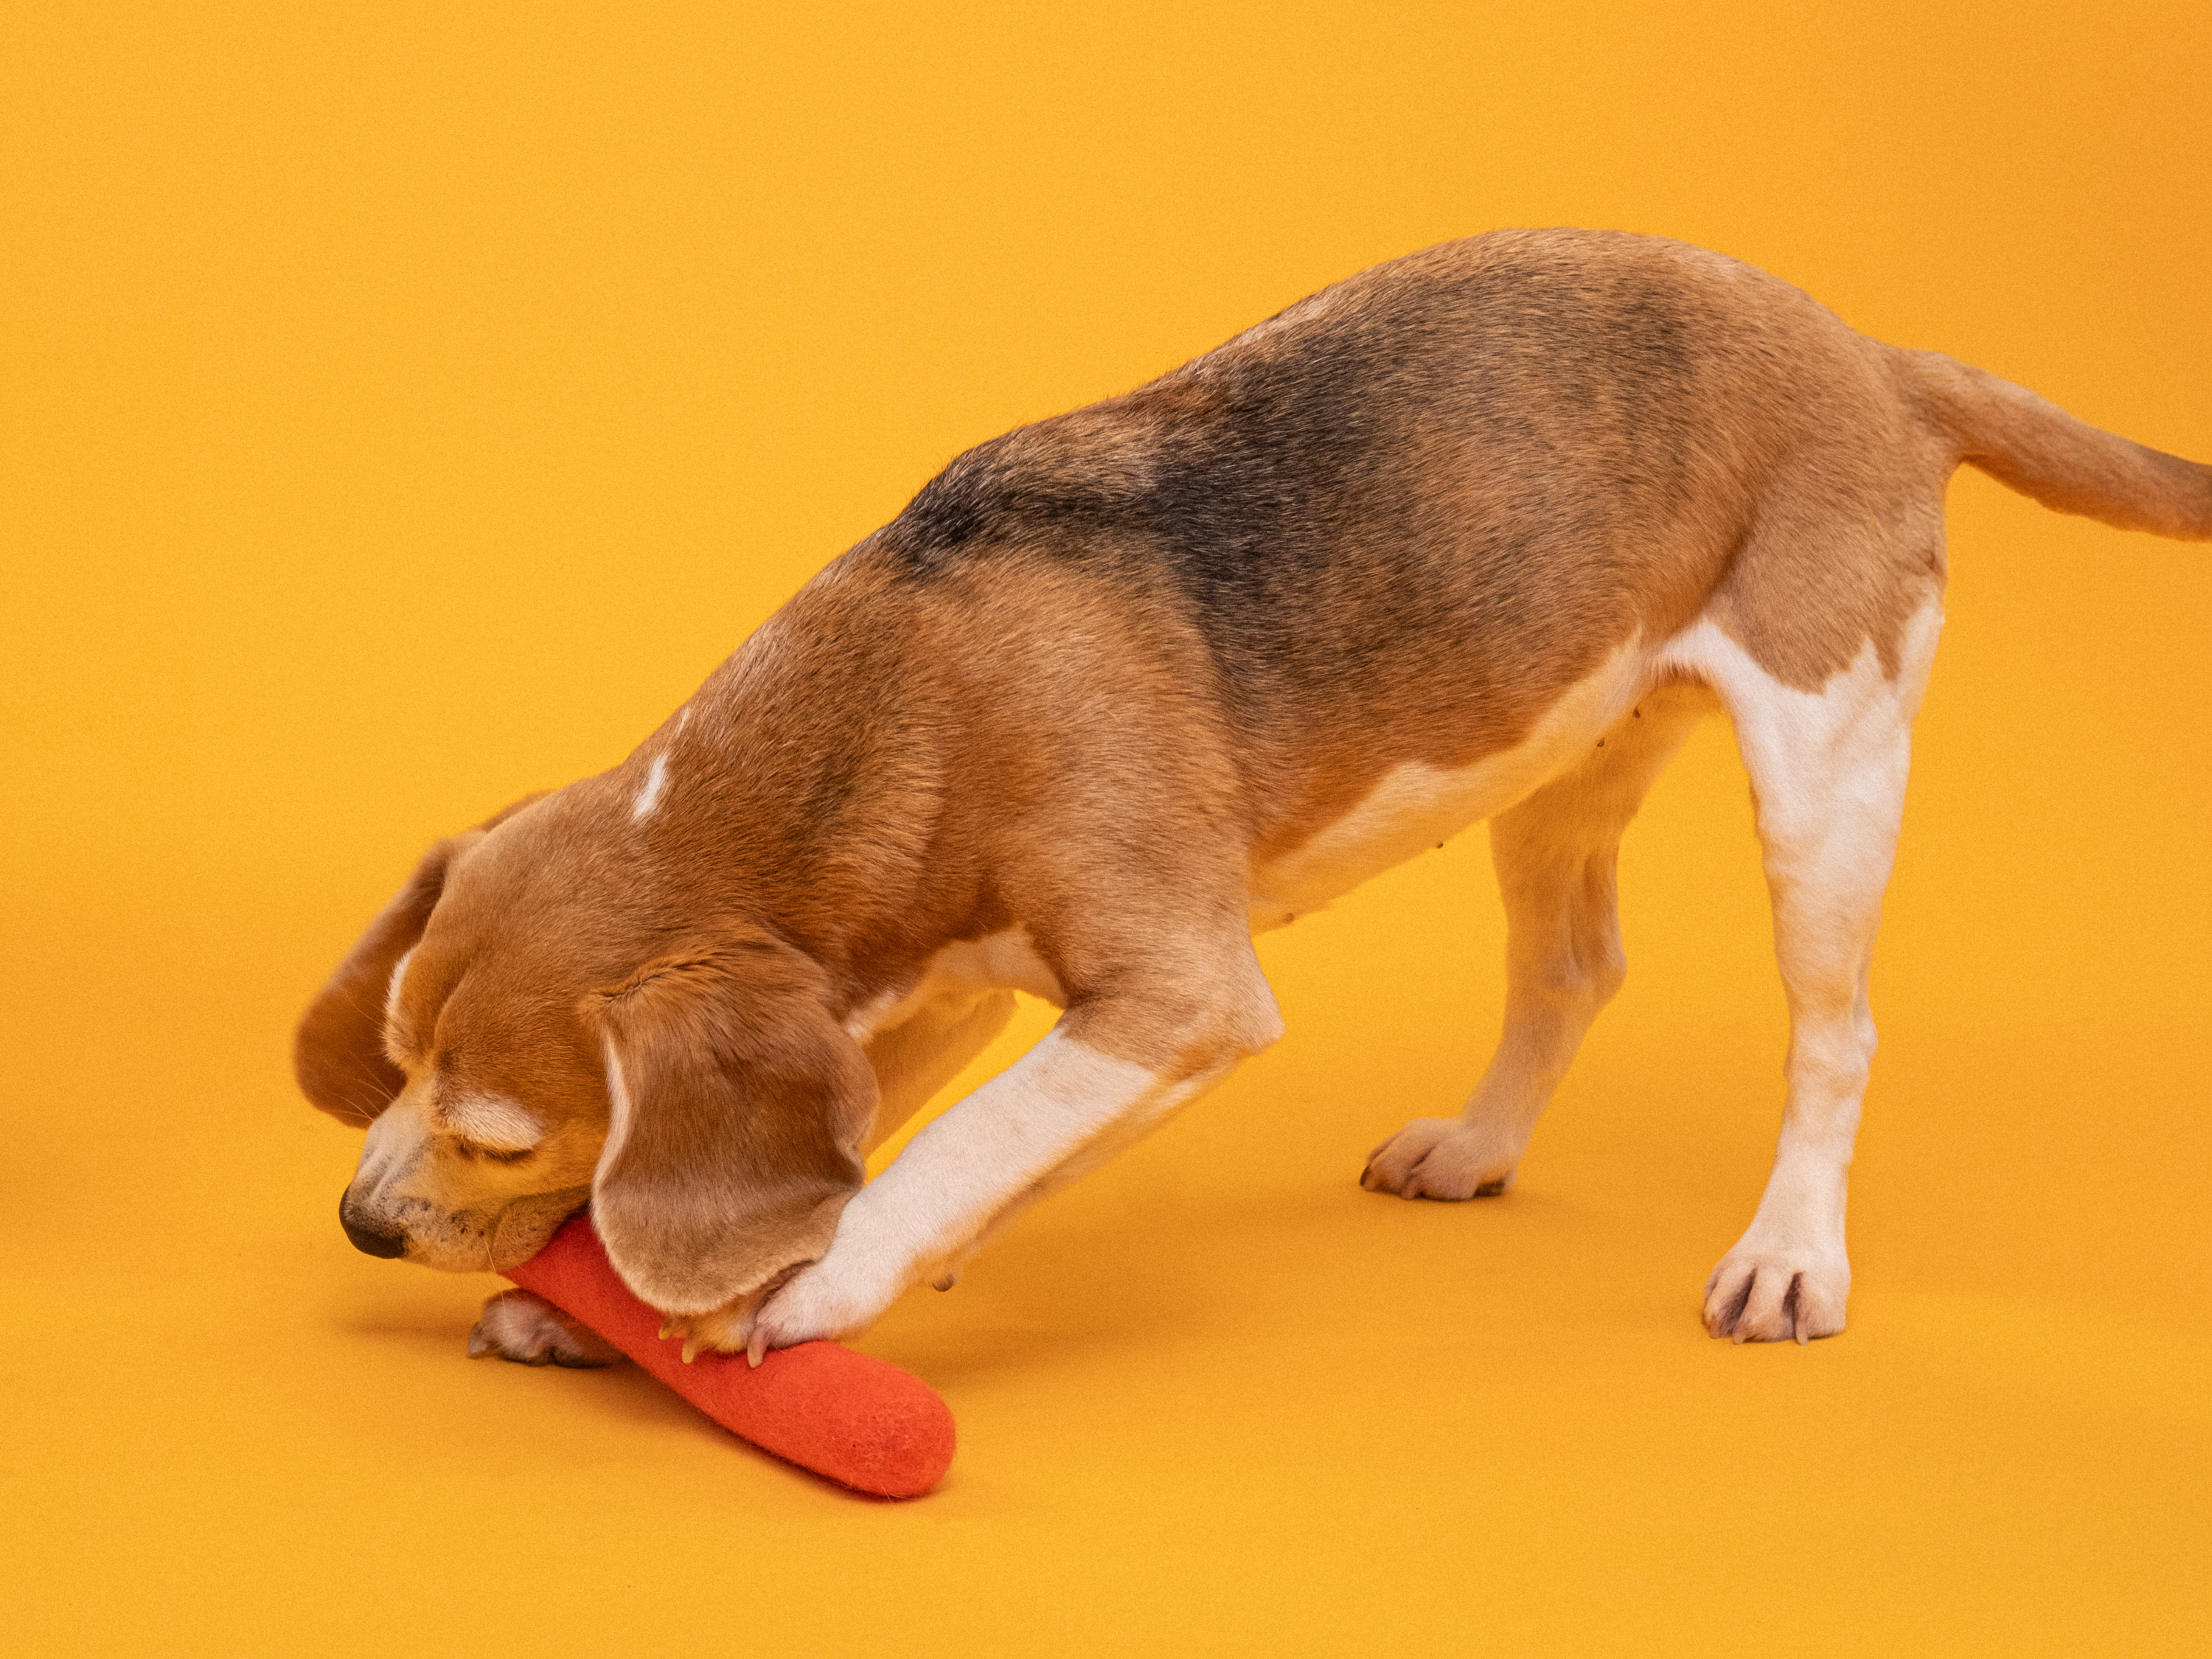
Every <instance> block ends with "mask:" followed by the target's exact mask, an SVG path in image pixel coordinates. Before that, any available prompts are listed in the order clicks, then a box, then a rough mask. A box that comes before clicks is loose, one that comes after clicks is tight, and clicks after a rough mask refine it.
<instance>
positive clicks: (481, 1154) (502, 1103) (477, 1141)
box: [438, 1094, 545, 1164]
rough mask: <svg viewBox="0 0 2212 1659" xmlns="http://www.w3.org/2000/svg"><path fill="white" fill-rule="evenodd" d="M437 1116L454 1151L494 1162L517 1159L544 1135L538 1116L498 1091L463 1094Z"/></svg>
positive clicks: (529, 1150)
mask: <svg viewBox="0 0 2212 1659" xmlns="http://www.w3.org/2000/svg"><path fill="white" fill-rule="evenodd" d="M438 1118H439V1124H438V1127H440V1128H441V1129H443V1130H445V1131H446V1133H447V1134H448V1135H450V1136H451V1137H452V1142H451V1144H452V1146H453V1150H454V1151H456V1152H459V1153H460V1155H461V1156H462V1157H464V1158H483V1159H488V1160H489V1161H490V1162H492V1163H494V1164H516V1163H520V1161H521V1160H522V1159H524V1158H528V1157H529V1156H530V1155H531V1153H532V1152H535V1151H537V1150H538V1142H539V1141H541V1140H543V1139H544V1138H545V1131H544V1128H543V1127H540V1125H539V1124H538V1120H537V1119H536V1118H535V1117H533V1116H532V1115H530V1114H529V1113H528V1112H526V1111H525V1110H524V1109H522V1108H521V1107H520V1106H519V1105H517V1104H516V1103H514V1102H513V1101H512V1100H509V1099H507V1097H504V1096H502V1095H477V1094H471V1095H464V1096H463V1097H461V1098H459V1099H458V1100H454V1101H451V1102H449V1103H447V1105H446V1106H445V1107H444V1109H442V1110H441V1111H440V1112H439V1114H438Z"/></svg>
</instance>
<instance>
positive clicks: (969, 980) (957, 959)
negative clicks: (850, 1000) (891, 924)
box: [845, 927, 1067, 1042]
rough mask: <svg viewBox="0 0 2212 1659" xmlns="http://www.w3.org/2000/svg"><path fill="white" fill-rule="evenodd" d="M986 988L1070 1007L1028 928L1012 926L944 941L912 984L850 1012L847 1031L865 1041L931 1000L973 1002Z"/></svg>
mask: <svg viewBox="0 0 2212 1659" xmlns="http://www.w3.org/2000/svg"><path fill="white" fill-rule="evenodd" d="M985 991H1021V992H1024V993H1026V994H1029V995H1030V996H1033V997H1036V998H1038V999H1039V1000H1042V1001H1045V1002H1049V1003H1050V1004H1052V1005H1053V1006H1054V1007H1055V1008H1064V1007H1066V1006H1067V992H1066V988H1065V987H1063V986H1062V985H1061V984H1060V977H1059V975H1056V974H1054V972H1053V971H1052V968H1051V966H1050V965H1049V964H1048V963H1047V962H1046V961H1045V959H1044V958H1043V957H1041V956H1039V955H1038V954H1037V951H1036V945H1033V944H1032V943H1031V942H1030V933H1029V929H1028V928H1026V927H1011V928H1008V929H1007V930H1006V932H1004V933H987V934H986V935H984V937H982V938H981V939H962V940H959V941H958V942H957V943H955V944H951V945H946V946H945V948H944V949H942V950H941V951H938V952H937V953H936V954H935V955H934V956H933V957H930V959H929V960H928V961H927V963H924V964H923V966H922V970H921V975H919V976H918V977H917V978H916V979H915V981H914V983H913V984H912V985H910V986H908V987H906V988H905V989H903V990H890V991H885V992H884V993H882V994H879V995H878V996H874V997H872V998H870V999H869V1000H867V1001H866V1002H865V1003H863V1004H861V1005H860V1006H859V1007H858V1008H855V1009H854V1011H853V1012H851V1013H849V1014H848V1015H847V1016H846V1017H845V1031H846V1035H848V1036H850V1037H851V1038H852V1039H853V1041H854V1042H867V1041H868V1040H869V1039H870V1038H871V1037H874V1036H880V1035H882V1034H883V1033H884V1032H885V1031H890V1030H896V1029H897V1028H898V1027H899V1026H901V1025H903V1024H906V1022H907V1021H908V1020H909V1019H912V1018H914V1017H915V1015H916V1014H918V1013H919V1012H921V1010H922V1009H924V1008H927V1007H928V1006H931V1005H932V1004H933V1003H936V1002H939V1001H942V1000H945V999H946V998H948V997H957V998H963V999H971V1000H972V999H973V998H974V997H975V995H977V994H980V993H981V992H985Z"/></svg>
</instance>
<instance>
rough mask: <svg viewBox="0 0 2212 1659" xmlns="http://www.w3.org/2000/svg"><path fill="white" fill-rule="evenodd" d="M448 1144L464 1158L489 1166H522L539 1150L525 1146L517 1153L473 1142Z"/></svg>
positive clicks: (457, 1140) (461, 1141) (465, 1141)
mask: <svg viewBox="0 0 2212 1659" xmlns="http://www.w3.org/2000/svg"><path fill="white" fill-rule="evenodd" d="M447 1144H448V1145H450V1146H452V1147H453V1150H454V1151H455V1152H459V1154H460V1155H461V1156H462V1157H463V1158H471V1159H478V1160H481V1161H483V1162H485V1163H489V1164H520V1163H521V1162H522V1160H523V1159H524V1158H528V1157H529V1156H530V1155H531V1154H532V1152H536V1151H537V1150H538V1149H537V1148H536V1147H534V1146H524V1147H521V1148H520V1149H518V1150H516V1151H513V1152H508V1151H506V1150H503V1149H502V1148H500V1147H497V1146H478V1145H477V1144H476V1142H474V1141H472V1140H459V1139H456V1140H453V1141H451V1142H449V1143H447Z"/></svg>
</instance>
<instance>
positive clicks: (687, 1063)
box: [295, 785, 875, 1314]
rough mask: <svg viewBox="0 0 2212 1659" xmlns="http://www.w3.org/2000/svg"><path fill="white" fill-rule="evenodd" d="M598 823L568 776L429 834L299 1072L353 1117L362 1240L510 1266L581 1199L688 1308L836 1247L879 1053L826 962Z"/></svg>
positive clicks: (643, 1280)
mask: <svg viewBox="0 0 2212 1659" xmlns="http://www.w3.org/2000/svg"><path fill="white" fill-rule="evenodd" d="M621 816H622V817H624V818H626V817H627V816H628V815H627V814H623V815H621ZM605 821H606V820H605V818H604V817H600V816H599V815H598V814H596V813H595V812H594V811H593V805H592V801H591V800H590V799H589V796H588V792H587V790H586V786H582V785H579V786H574V787H573V788H572V789H571V790H564V791H562V792H561V793H560V794H558V795H555V796H552V797H548V798H545V799H541V800H537V801H534V802H525V803H522V804H520V805H519V806H517V807H513V808H510V809H508V811H507V812H504V813H501V814H500V815H499V816H498V817H495V818H492V819H490V820H489V821H488V822H487V823H483V824H481V825H479V826H477V828H476V829H471V830H468V831H466V832H465V833H464V834H462V835H459V836H453V837H452V838H451V839H448V840H446V841H441V842H438V843H437V844H436V845H435V846H434V847H433V848H430V850H429V852H428V854H425V855H424V856H423V859H422V863H421V864H420V865H419V866H417V867H416V871H415V873H414V875H413V876H412V877H411V878H410V879H409V881H408V883H407V884H406V885H405V886H404V888H402V889H401V890H400V892H399V895H398V897H396V898H395V899H393V900H392V902H391V903H390V904H389V905H387V906H386V908H385V909H384V911H383V912H382V914H381V915H379V916H378V917H377V918H376V920H375V921H374V922H372V923H371V924H370V925H369V928H368V933H365V934H364V935H363V936H362V939H361V941H360V943H358V944H357V945H355V947H354V949H353V951H352V952H351V953H350V954H349V956H347V957H346V958H345V960H344V961H343V963H340V964H339V966H338V969H337V972H336V973H335V974H333V975H331V980H330V982H329V983H328V984H327V985H326V986H325V987H324V988H323V990H322V993H321V994H319V996H318V997H317V998H316V999H315V1000H314V1002H313V1004H312V1005H311V1006H309V1008H308V1010H307V1015H306V1017H305V1018H303V1019H302V1020H301V1024H300V1029H299V1035H298V1039H297V1044H296V1048H295V1065H296V1068H297V1071H298V1074H299V1079H300V1086H301V1091H302V1092H304V1093H305V1094H306V1095H307V1098H308V1099H309V1100H310V1101H312V1102H313V1103H314V1104H315V1105H316V1106H318V1107H319V1108H320V1109H322V1110H324V1111H325V1112H328V1113H329V1114H330V1115H331V1116H333V1117H336V1118H337V1119H339V1120H340V1121H343V1122H347V1123H351V1124H357V1125H365V1126H366V1127H367V1128H368V1144H367V1146H365V1147H364V1148H363V1149H362V1158H361V1165H360V1168H359V1169H358V1170H356V1173H355V1176H354V1179H353V1182H352V1184H351V1185H350V1186H349V1187H348V1188H346V1191H345V1194H344V1197H343V1200H342V1202H341V1204H340V1206H339V1216H340V1218H341V1220H342V1221H343V1224H344V1226H345V1230H346V1232H347V1234H348V1235H349V1237H351V1238H352V1239H353V1241H354V1243H356V1244H357V1245H358V1246H359V1247H360V1248H361V1249H364V1250H367V1251H368V1252H369V1253H370V1254H371V1255H385V1256H404V1257H406V1258H407V1259H408V1260H410V1261H421V1262H423V1263H425V1264H427V1265H428V1266H430V1267H446V1268H451V1269H455V1270H460V1271H481V1270H483V1269H485V1268H492V1269H498V1268H501V1267H512V1266H513V1265H514V1264H515V1263H517V1262H520V1261H526V1260H528V1259H529V1257H531V1256H532V1255H535V1254H536V1253H537V1251H538V1249H539V1247H540V1246H542V1245H543V1244H544V1242H545V1240H546V1239H547V1238H548V1237H550V1235H551V1234H552V1232H553V1231H554V1229H555V1228H556V1227H558V1226H559V1225H560V1224H561V1223H562V1220H563V1219H565V1218H567V1217H568V1216H569V1215H571V1214H573V1213H574V1212H576V1211H577V1210H579V1209H581V1208H582V1207H583V1206H585V1204H586V1201H587V1200H588V1202H589V1203H590V1205H591V1207H592V1218H593V1225H595V1226H596V1227H597V1228H598V1230H599V1236H600V1237H601V1239H602V1240H603V1241H604V1242H605V1244H606V1247H607V1253H608V1255H609V1256H610V1257H611V1260H612V1261H613V1262H614V1265H615V1267H616V1268H617V1271H618V1272H620V1273H621V1274H622V1276H623V1279H625V1280H626V1281H627V1282H628V1283H629V1285H630V1287H631V1289H633V1290H634V1291H636V1292H637V1293H638V1294H639V1295H640V1296H641V1297H643V1298H644V1299H645V1300H646V1301H647V1302H648V1303H650V1304H653V1306H654V1307H656V1308H659V1309H660V1310H663V1311H665V1312H669V1313H678V1314H681V1313H700V1312H705V1311H707V1310H710V1309H714V1308H718V1307H721V1306H723V1305H725V1304H728V1303H729V1302H731V1301H732V1300H734V1299H736V1298H737V1297H740V1296H743V1295H744V1294H746V1293H747V1292H749V1291H753V1290H755V1289H757V1287H758V1286H759V1285H762V1284H763V1283H764V1282H766V1281H767V1280H768V1279H770V1278H772V1277H774V1276H775V1274H776V1273H779V1272H780V1271H781V1270H782V1269H783V1268H785V1267H789V1266H792V1265H793V1264H795V1263H798V1262H802V1261H811V1260H814V1259H816V1258H817V1257H818V1256H820V1255H821V1254H822V1253H823V1250H825V1249H827V1248H828V1247H829V1237H830V1235H831V1233H832V1232H833V1231H835V1229H836V1220H837V1215H838V1212H840V1211H841V1210H842V1208H843V1206H844V1204H845V1201H846V1200H847V1199H848V1198H849V1197H851V1195H852V1194H853V1193H854V1191H856V1190H857V1189H858V1188H859V1186H860V1178H861V1171H860V1158H859V1150H858V1149H859V1147H860V1144H861V1141H862V1139H863V1138H864V1136H865V1135H866V1132H867V1129H868V1127H869V1124H870V1122H871V1121H872V1118H873V1116H874V1113H875V1079H874V1074H873V1073H872V1071H871V1070H870V1068H869V1066H868V1063H867V1060H866V1057H865V1056H864V1055H863V1054H861V1052H860V1048H859V1046H858V1045H857V1044H856V1043H855V1042H854V1041H853V1039H852V1038H851V1037H849V1036H847V1035H846V1033H845V1032H844V1031H843V1030H842V1028H841V1027H840V1026H839V1025H838V1024H837V1023H836V1021H835V1020H834V1019H833V1018H831V1015H830V1012H829V1006H828V1004H827V1002H826V1000H825V991H826V980H825V976H824V975H823V971H822V969H820V967H819V966H818V965H817V964H816V963H814V962H813V961H812V960H811V958H809V957H806V956H805V955H804V954H803V953H802V952H800V951H798V950H796V949H794V948H793V946H792V945H789V944H787V943H786V942H784V941H783V940H782V939H779V938H778V937H777V936H776V935H775V933H772V932H771V931H769V929H768V928H766V927H763V926H760V925H757V923H753V922H748V921H725V922H714V923H708V924H705V925H701V924H699V923H697V922H696V921H691V920H690V919H689V918H690V917H693V916H696V915H699V914H701V911H700V909H699V908H697V907H695V906H693V905H690V904H687V903H685V902H683V899H682V896H681V895H680V894H671V893H670V892H669V891H666V890H665V884H659V883H656V881H655V879H654V877H653V870H654V868H655V865H654V863H653V860H652V859H651V858H650V857H649V856H647V855H643V854H641V849H638V848H627V847H624V846H620V845H614V844H609V843H610V837H609V836H606V835H602V834H599V833H596V832H595V825H596V824H599V823H605ZM613 839H615V840H619V839H620V836H619V832H617V834H616V835H615V836H614V837H613Z"/></svg>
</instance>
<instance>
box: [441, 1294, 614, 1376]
mask: <svg viewBox="0 0 2212 1659" xmlns="http://www.w3.org/2000/svg"><path fill="white" fill-rule="evenodd" d="M469 1357H470V1358H473V1359H509V1360H513V1362H514V1363H515V1364H518V1365H568V1366H571V1367H574V1368H575V1369H577V1370H591V1369H593V1368H595V1367H598V1366H601V1365H618V1364H621V1363H622V1352H621V1350H619V1349H618V1348H617V1347H616V1346H614V1345H613V1344H612V1343H611V1342H609V1341H607V1340H606V1339H605V1338H604V1337H602V1336H601V1335H599V1333H598V1332H596V1331H594V1330H592V1328H590V1327H589V1326H587V1325H585V1324H582V1323H580V1322H578V1321H576V1320H574V1319H571V1318H569V1317H568V1315H566V1314H564V1313H562V1311H561V1310H559V1309H558V1308H556V1307H555V1306H554V1305H553V1304H551V1303H550V1302H548V1301H546V1300H545V1298H544V1297H541V1296H532V1294H531V1293H530V1292H529V1291H501V1292H500V1293H499V1294H498V1295H497V1296H495V1297H492V1299H491V1300H490V1301H489V1302H487V1303H485V1304H484V1305H483V1313H482V1314H480V1315H478V1316H477V1322H476V1325H475V1327H474V1328H472V1329H471V1331H470V1332H469Z"/></svg>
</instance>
